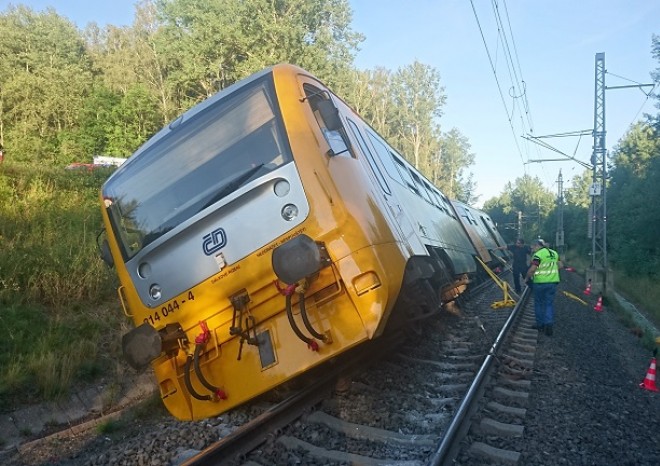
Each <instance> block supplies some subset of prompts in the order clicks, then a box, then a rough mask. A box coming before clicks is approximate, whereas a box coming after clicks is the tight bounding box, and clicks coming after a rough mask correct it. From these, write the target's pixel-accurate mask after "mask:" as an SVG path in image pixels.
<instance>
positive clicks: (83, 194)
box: [0, 164, 122, 409]
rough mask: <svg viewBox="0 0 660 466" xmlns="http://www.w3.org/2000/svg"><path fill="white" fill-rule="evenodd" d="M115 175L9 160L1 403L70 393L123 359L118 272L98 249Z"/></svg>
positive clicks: (2, 236) (1, 289)
mask: <svg viewBox="0 0 660 466" xmlns="http://www.w3.org/2000/svg"><path fill="white" fill-rule="evenodd" d="M109 173H110V172H109V171H107V170H106V171H103V172H98V171H95V172H69V171H65V170H63V169H62V168H43V167H39V168H33V167H28V166H21V165H7V164H3V165H0V328H1V329H2V330H3V332H2V333H3V338H1V339H0V409H7V408H8V407H9V406H10V405H11V404H12V403H13V402H15V401H18V400H21V399H26V398H32V399H34V398H54V397H57V396H58V395H61V394H63V393H66V392H67V390H68V389H69V388H70V387H71V386H72V385H73V384H75V383H77V382H78V381H80V380H81V379H82V378H85V377H90V376H93V375H94V374H95V373H98V372H99V371H102V370H104V368H107V367H109V364H110V361H111V359H112V358H113V357H115V356H116V354H112V353H113V352H116V343H114V344H113V343H112V342H113V341H115V340H116V339H117V334H118V329H119V327H120V326H121V323H122V318H121V317H120V316H121V313H120V312H118V311H117V310H115V309H112V308H110V309H108V308H109V305H108V304H107V303H108V302H110V303H112V305H114V303H115V300H114V296H115V295H114V291H113V290H114V288H115V287H116V279H115V276H114V273H113V271H111V270H109V269H108V268H107V267H106V266H105V265H104V264H103V263H102V262H101V261H100V260H99V259H98V253H97V250H96V235H97V233H98V232H99V231H100V228H101V226H102V223H101V214H100V208H99V203H98V190H99V188H100V186H101V184H102V183H103V181H104V180H105V179H106V178H107V176H108V175H109Z"/></svg>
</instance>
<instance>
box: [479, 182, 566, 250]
mask: <svg viewBox="0 0 660 466" xmlns="http://www.w3.org/2000/svg"><path fill="white" fill-rule="evenodd" d="M554 208H555V196H554V194H553V193H551V192H550V191H549V190H548V189H547V188H545V187H544V186H543V184H542V183H541V180H539V179H538V178H532V177H531V176H529V175H524V176H522V177H521V178H517V179H516V180H515V182H514V183H513V184H512V183H507V184H506V185H505V188H504V192H503V193H502V194H501V195H500V196H498V197H495V198H492V199H489V200H488V201H486V202H485V203H484V209H485V210H486V211H487V212H488V213H489V214H490V215H491V218H492V219H493V221H495V223H497V224H498V225H499V226H500V229H502V230H503V236H504V238H505V239H506V240H507V241H512V240H513V239H515V238H516V237H523V238H526V239H527V241H530V240H531V239H533V238H536V237H539V236H540V237H542V238H544V239H546V240H548V241H553V240H554V231H555V228H550V229H546V228H544V224H545V221H546V219H548V217H549V216H550V213H551V212H552V211H553V210H554ZM551 233H552V234H551Z"/></svg>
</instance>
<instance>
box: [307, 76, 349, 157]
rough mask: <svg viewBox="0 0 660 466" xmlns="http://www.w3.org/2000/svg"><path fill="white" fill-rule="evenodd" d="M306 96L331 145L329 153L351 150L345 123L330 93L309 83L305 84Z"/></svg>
mask: <svg viewBox="0 0 660 466" xmlns="http://www.w3.org/2000/svg"><path fill="white" fill-rule="evenodd" d="M303 89H304V90H305V96H306V99H307V101H308V102H309V105H310V107H311V108H312V112H313V113H314V117H315V118H316V122H317V123H318V125H319V128H320V129H321V133H323V138H324V139H325V141H326V142H327V143H328V146H330V151H329V152H328V155H339V154H341V153H343V152H349V147H348V144H347V142H346V139H345V136H344V134H342V132H343V131H344V128H343V125H342V124H341V118H340V117H339V114H338V110H337V108H336V106H335V105H334V102H332V99H331V98H330V93H329V92H327V91H323V90H321V89H318V88H316V87H314V86H311V85H309V84H304V85H303Z"/></svg>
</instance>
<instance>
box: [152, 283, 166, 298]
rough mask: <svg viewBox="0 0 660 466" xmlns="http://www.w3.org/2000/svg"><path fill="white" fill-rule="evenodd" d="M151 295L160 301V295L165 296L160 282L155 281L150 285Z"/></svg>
mask: <svg viewBox="0 0 660 466" xmlns="http://www.w3.org/2000/svg"><path fill="white" fill-rule="evenodd" d="M149 296H151V299H153V300H154V301H158V300H159V299H160V297H161V296H163V289H162V288H161V287H160V285H159V284H158V283H154V284H153V285H151V286H150V287H149Z"/></svg>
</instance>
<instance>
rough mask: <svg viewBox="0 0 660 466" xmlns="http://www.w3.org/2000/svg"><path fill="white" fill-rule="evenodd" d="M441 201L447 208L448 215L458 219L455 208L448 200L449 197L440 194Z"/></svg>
mask: <svg viewBox="0 0 660 466" xmlns="http://www.w3.org/2000/svg"><path fill="white" fill-rule="evenodd" d="M440 199H442V203H443V204H444V205H445V206H446V207H447V213H449V215H451V216H452V217H454V218H456V219H457V218H458V217H456V214H455V213H454V208H453V207H452V205H451V203H450V202H449V199H447V196H445V195H444V194H442V193H440Z"/></svg>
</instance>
